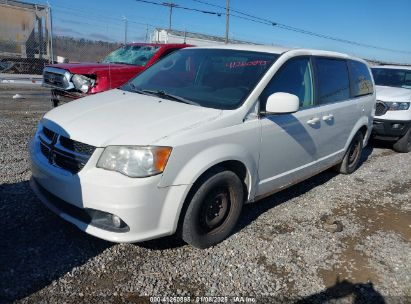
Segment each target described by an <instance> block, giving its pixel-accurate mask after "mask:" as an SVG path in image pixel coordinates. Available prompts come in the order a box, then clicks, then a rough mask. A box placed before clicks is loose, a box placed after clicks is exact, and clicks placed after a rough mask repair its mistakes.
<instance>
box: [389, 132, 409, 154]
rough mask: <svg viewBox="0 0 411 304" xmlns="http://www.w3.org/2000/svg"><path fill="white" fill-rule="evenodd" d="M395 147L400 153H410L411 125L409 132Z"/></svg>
mask: <svg viewBox="0 0 411 304" xmlns="http://www.w3.org/2000/svg"><path fill="white" fill-rule="evenodd" d="M393 148H394V150H395V151H397V152H400V153H408V152H410V151H411V127H410V128H409V129H408V131H407V133H405V135H404V136H403V137H401V138H400V139H399V140H398V141H397V142H396V143H395V144H394V145H393Z"/></svg>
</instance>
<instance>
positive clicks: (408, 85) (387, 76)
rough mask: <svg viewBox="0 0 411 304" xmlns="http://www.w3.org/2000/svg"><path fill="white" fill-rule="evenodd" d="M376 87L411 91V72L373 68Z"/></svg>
mask: <svg viewBox="0 0 411 304" xmlns="http://www.w3.org/2000/svg"><path fill="white" fill-rule="evenodd" d="M371 71H372V74H373V76H374V81H375V84H376V85H382V86H388V87H398V88H405V89H411V70H402V69H387V68H372V69H371Z"/></svg>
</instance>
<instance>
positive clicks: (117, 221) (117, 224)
mask: <svg viewBox="0 0 411 304" xmlns="http://www.w3.org/2000/svg"><path fill="white" fill-rule="evenodd" d="M111 221H112V222H113V226H114V227H116V228H120V227H121V219H120V218H119V217H118V216H117V215H115V214H113V215H112V216H111Z"/></svg>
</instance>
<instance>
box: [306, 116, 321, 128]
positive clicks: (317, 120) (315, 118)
mask: <svg viewBox="0 0 411 304" xmlns="http://www.w3.org/2000/svg"><path fill="white" fill-rule="evenodd" d="M319 122H320V119H319V118H318V117H314V118H311V119H310V120H308V121H307V123H308V124H309V125H312V126H313V125H316V124H317V123H319Z"/></svg>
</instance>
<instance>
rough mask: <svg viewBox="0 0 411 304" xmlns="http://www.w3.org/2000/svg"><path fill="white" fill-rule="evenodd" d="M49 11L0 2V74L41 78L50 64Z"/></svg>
mask: <svg viewBox="0 0 411 304" xmlns="http://www.w3.org/2000/svg"><path fill="white" fill-rule="evenodd" d="M50 18H51V11H50V7H48V6H45V5H40V4H33V3H26V2H22V1H15V0H0V73H14V74H41V73H42V71H43V68H44V66H45V65H46V64H48V63H52V58H53V54H52V31H51V19H50Z"/></svg>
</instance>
